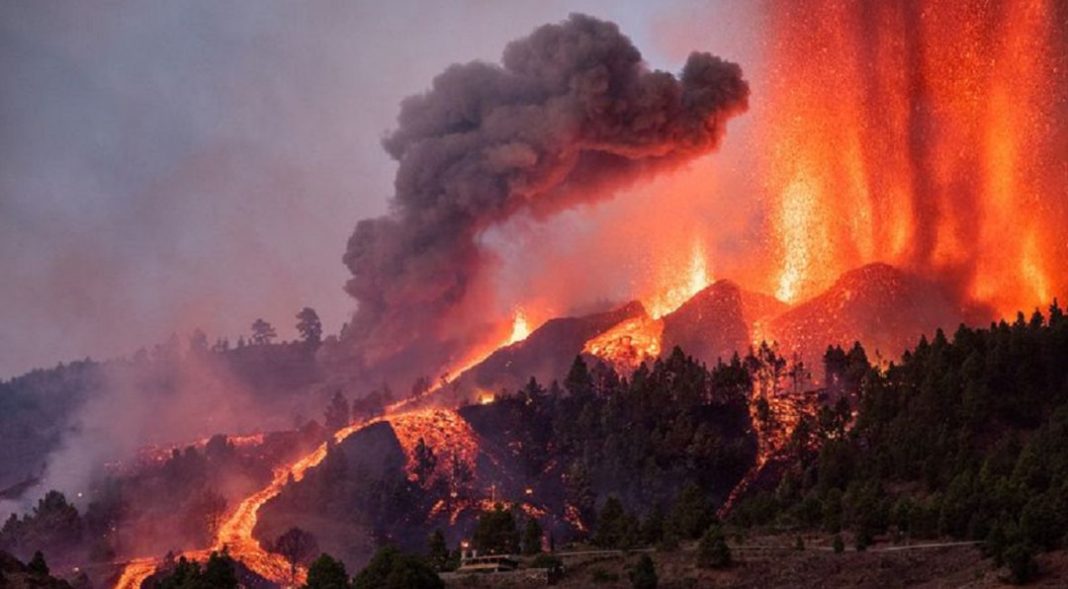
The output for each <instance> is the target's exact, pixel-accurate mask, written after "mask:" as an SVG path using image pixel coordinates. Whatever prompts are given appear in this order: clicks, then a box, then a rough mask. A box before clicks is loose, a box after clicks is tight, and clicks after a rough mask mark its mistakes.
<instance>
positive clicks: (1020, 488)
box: [734, 303, 1068, 582]
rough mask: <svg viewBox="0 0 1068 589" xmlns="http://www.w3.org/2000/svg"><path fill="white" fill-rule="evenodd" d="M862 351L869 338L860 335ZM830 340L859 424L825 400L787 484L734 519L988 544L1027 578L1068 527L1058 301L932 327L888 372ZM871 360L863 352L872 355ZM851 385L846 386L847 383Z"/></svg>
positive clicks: (1063, 346)
mask: <svg viewBox="0 0 1068 589" xmlns="http://www.w3.org/2000/svg"><path fill="white" fill-rule="evenodd" d="M855 349H859V346H856V347H855ZM848 356H849V355H847V357H843V355H842V352H841V350H838V349H834V348H832V349H830V350H828V353H827V356H826V358H825V368H826V371H827V374H828V378H827V381H828V383H830V384H832V385H834V386H840V384H839V383H843V382H844V381H847V380H852V381H854V384H855V385H856V394H855V398H854V402H855V404H856V409H857V417H856V421H855V423H854V424H853V427H852V428H851V429H850V430H849V431H848V433H847V432H845V431H844V428H842V427H841V426H840V425H839V423H836V422H840V421H841V420H838V419H835V418H834V417H833V416H832V415H830V414H831V413H832V411H831V410H825V411H824V412H823V413H821V414H820V415H819V416H818V417H817V418H816V419H814V420H809V421H808V422H806V424H805V427H803V428H798V430H799V432H797V433H796V434H795V437H796V438H797V439H796V440H795V441H796V444H795V445H794V447H795V448H796V449H797V454H796V456H795V462H794V464H793V465H792V466H791V468H790V469H789V470H788V471H787V473H786V475H785V476H784V477H783V478H782V480H781V482H780V484H779V485H778V488H777V489H775V490H774V491H771V492H766V493H764V494H762V495H760V496H757V497H754V498H753V499H751V500H750V501H748V502H747V504H745V505H743V506H740V507H739V509H738V510H737V511H736V513H735V516H734V521H735V522H736V523H742V524H762V523H771V522H778V523H780V524H782V523H790V524H794V525H802V526H813V527H817V526H818V527H823V528H824V529H826V530H828V531H831V532H837V531H838V530H840V529H843V528H848V529H851V530H852V531H853V532H854V534H855V536H856V537H857V539H858V542H857V546H858V548H864V547H866V546H867V545H868V543H870V541H871V540H872V539H873V538H874V536H875V535H877V534H883V533H886V532H896V533H900V534H904V535H905V536H908V537H913V538H927V537H936V536H949V537H953V538H958V539H971V540H980V541H985V543H986V544H985V546H986V550H987V551H988V553H989V554H990V555H991V556H993V557H994V558H995V559H996V562H999V563H1000V562H1005V563H1007V564H1008V565H1009V568H1010V569H1011V572H1012V576H1013V577H1014V578H1015V579H1016V580H1017V581H1021V582H1022V581H1025V580H1026V579H1029V578H1031V577H1033V576H1034V574H1035V570H1034V561H1033V558H1032V554H1033V552H1034V551H1035V550H1052V549H1056V548H1059V547H1062V546H1063V545H1064V543H1065V541H1066V536H1065V532H1066V531H1068V363H1066V362H1065V361H1064V359H1065V358H1068V320H1066V319H1065V317H1064V313H1063V311H1062V310H1061V309H1060V308H1059V306H1058V305H1057V304H1056V303H1055V304H1054V305H1053V306H1052V307H1051V308H1050V311H1049V314H1048V318H1047V317H1044V316H1043V315H1041V314H1040V313H1038V312H1037V311H1036V312H1035V313H1034V314H1033V315H1032V316H1031V317H1030V319H1027V318H1025V317H1024V316H1023V315H1022V314H1020V315H1019V316H1018V317H1017V319H1016V321H1015V322H1014V323H1012V324H1008V323H1006V322H1000V323H997V324H993V325H991V326H990V328H989V329H972V328H968V327H964V326H961V327H960V328H959V329H958V330H957V331H956V333H955V334H954V335H953V338H952V339H949V338H947V337H946V336H945V334H944V333H943V332H941V331H939V332H937V333H936V334H935V336H934V337H933V338H932V339H931V340H927V339H926V338H923V339H921V340H920V342H919V344H918V345H917V346H916V348H915V349H914V350H912V351H910V352H907V353H906V354H905V355H904V357H903V359H902V361H901V363H900V364H894V365H890V366H889V368H887V369H886V370H885V371H877V370H875V369H873V368H871V367H870V366H868V367H867V368H863V366H862V364H867V360H866V358H863V357H862V356H861V355H860V354H857V353H854V354H852V356H853V359H852V361H851V360H850V358H849V357H848ZM860 360H863V362H861V361H860ZM843 388H845V389H847V390H848V386H843Z"/></svg>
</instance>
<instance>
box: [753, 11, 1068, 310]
mask: <svg viewBox="0 0 1068 589" xmlns="http://www.w3.org/2000/svg"><path fill="white" fill-rule="evenodd" d="M1058 10H1059V9H1058V8H1057V4H1056V1H1055V0H1020V1H1019V2H1010V3H997V2H993V3H992V2H985V1H983V0H962V1H960V2H938V3H929V2H922V1H920V0H915V1H913V0H905V1H902V2H875V3H864V2H860V3H854V2H841V1H839V0H813V1H812V2H805V3H789V2H786V3H775V4H774V5H773V7H772V8H771V10H770V14H769V17H770V19H769V22H770V24H771V27H770V28H771V33H770V34H769V38H772V39H775V42H774V43H773V44H772V45H771V46H770V48H769V54H768V57H769V60H770V64H769V65H770V67H769V71H768V80H769V87H768V88H767V90H766V91H765V92H763V93H762V95H763V96H765V97H767V101H768V102H767V109H768V110H767V115H766V116H765V117H764V121H763V125H764V127H763V128H764V131H763V132H762V133H763V137H762V139H763V142H764V144H765V153H767V162H766V169H765V170H764V176H765V177H766V182H767V185H768V188H769V190H770V194H769V196H770V198H771V214H770V215H769V221H770V224H771V226H772V227H771V228H772V233H773V239H774V242H775V244H776V247H775V255H776V257H775V259H774V261H773V263H774V265H775V266H777V268H776V270H775V271H774V273H773V278H772V283H773V284H771V285H769V286H770V287H771V288H772V289H773V290H774V291H775V292H776V293H777V295H778V297H779V298H780V299H782V300H785V301H796V300H798V299H801V298H807V297H809V296H811V295H813V294H815V293H816V292H818V291H819V290H821V289H823V288H825V287H827V286H828V285H829V284H830V283H831V282H832V281H833V280H834V279H835V278H836V277H837V276H839V275H841V274H842V273H843V272H845V271H848V270H851V269H853V268H856V267H859V266H861V265H864V264H867V263H870V262H877V261H882V262H886V263H890V264H893V265H896V266H899V267H902V268H907V269H910V270H914V271H919V272H921V273H923V274H927V275H930V276H933V277H938V278H941V279H943V280H946V281H948V282H950V283H952V286H954V287H956V288H957V290H958V292H959V293H960V295H961V296H962V298H963V299H972V300H975V301H978V302H981V303H987V304H990V305H991V306H993V307H994V308H995V309H996V310H997V311H998V312H1000V313H1001V314H1003V315H1005V314H1012V313H1015V311H1016V310H1018V309H1028V308H1032V307H1034V306H1036V305H1045V304H1048V303H1049V302H1050V300H1051V298H1052V297H1053V296H1055V295H1057V294H1061V295H1063V294H1064V292H1065V290H1066V288H1068V275H1066V274H1065V273H1064V272H1063V271H1058V273H1054V266H1053V265H1052V264H1051V263H1050V262H1051V261H1052V260H1056V259H1060V258H1062V257H1064V255H1068V244H1066V242H1065V240H1064V238H1063V235H1064V231H1065V228H1066V225H1068V207H1066V206H1065V200H1064V197H1065V188H1064V186H1066V185H1068V167H1066V166H1065V165H1064V145H1065V143H1064V142H1065V137H1066V135H1068V124H1066V122H1065V120H1066V117H1065V113H1064V105H1065V104H1066V103H1068V84H1065V71H1068V68H1066V62H1068V43H1066V42H1065V38H1066V37H1065V34H1064V13H1063V11H1061V12H1058Z"/></svg>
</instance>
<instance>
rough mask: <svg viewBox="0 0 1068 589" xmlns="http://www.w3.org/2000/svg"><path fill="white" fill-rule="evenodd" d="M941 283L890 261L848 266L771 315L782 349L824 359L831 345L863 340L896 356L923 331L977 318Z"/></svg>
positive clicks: (808, 359)
mask: <svg viewBox="0 0 1068 589" xmlns="http://www.w3.org/2000/svg"><path fill="white" fill-rule="evenodd" d="M975 315H976V312H974V311H970V310H967V309H963V308H961V307H960V306H959V305H957V304H955V303H954V302H953V299H952V298H951V297H950V296H949V294H948V293H947V292H945V291H944V290H943V289H942V288H941V287H940V286H939V285H938V284H936V283H934V282H931V281H929V280H926V279H923V278H921V277H919V276H916V275H914V274H910V273H908V272H905V271H903V270H900V269H897V268H895V267H893V266H890V265H888V264H881V263H875V264H868V265H866V266H862V267H860V268H857V269H855V270H851V271H849V272H846V273H845V274H843V275H842V276H841V277H839V278H838V280H837V281H835V283H834V284H833V285H832V286H831V287H830V288H829V289H827V290H826V291H824V292H823V293H821V294H819V295H818V296H816V297H814V298H812V299H809V300H808V301H806V302H803V303H801V304H799V305H797V306H795V307H793V308H791V309H790V310H788V311H786V312H785V313H783V314H781V315H779V316H778V317H775V318H774V319H773V320H771V322H770V324H769V326H768V329H769V332H770V335H771V336H772V337H773V338H774V339H775V340H777V341H778V342H779V344H780V346H781V347H780V351H781V352H782V353H783V354H784V355H786V356H790V355H793V354H797V355H799V357H800V358H801V359H802V360H803V361H805V363H806V364H809V365H814V364H819V362H820V360H821V359H822V358H823V355H824V352H825V351H826V349H827V346H829V345H843V346H848V345H852V344H853V343H854V342H858V341H859V342H860V343H861V344H862V345H863V346H864V347H865V349H867V351H868V353H869V354H870V355H873V357H879V356H881V357H882V358H885V359H888V360H890V359H896V358H897V357H898V356H900V355H901V353H902V352H903V351H904V350H905V349H906V348H907V347H909V346H911V345H912V344H914V343H915V342H916V341H917V340H918V339H919V337H920V336H921V335H923V334H928V335H929V334H933V333H934V332H935V330H937V329H939V328H943V329H953V328H956V326H958V325H960V324H961V323H962V322H969V321H968V320H969V319H972V320H974V319H976V317H975Z"/></svg>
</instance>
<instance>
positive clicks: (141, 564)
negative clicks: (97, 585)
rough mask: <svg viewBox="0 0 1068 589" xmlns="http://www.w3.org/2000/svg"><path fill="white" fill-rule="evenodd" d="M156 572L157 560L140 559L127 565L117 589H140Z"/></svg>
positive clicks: (116, 586)
mask: <svg viewBox="0 0 1068 589" xmlns="http://www.w3.org/2000/svg"><path fill="white" fill-rule="evenodd" d="M154 572H156V559H154V558H138V559H134V560H131V561H130V562H128V563H126V568H124V569H123V570H122V575H121V576H120V577H119V580H118V581H117V582H116V583H115V589H140V588H141V583H143V582H144V581H145V579H147V578H149V577H150V576H152V573H154Z"/></svg>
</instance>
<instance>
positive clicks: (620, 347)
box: [582, 314, 664, 374]
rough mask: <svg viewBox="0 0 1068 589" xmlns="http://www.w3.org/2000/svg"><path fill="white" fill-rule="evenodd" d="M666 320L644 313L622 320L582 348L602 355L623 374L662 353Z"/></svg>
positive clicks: (586, 352)
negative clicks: (662, 338) (661, 343)
mask: <svg viewBox="0 0 1068 589" xmlns="http://www.w3.org/2000/svg"><path fill="white" fill-rule="evenodd" d="M663 333H664V322H663V321H661V320H659V319H653V318H652V317H650V316H649V315H646V314H642V315H639V316H638V317H633V318H631V319H627V320H625V321H623V322H621V323H618V324H617V325H616V326H615V327H612V328H611V329H609V330H608V331H606V332H604V333H602V334H601V335H598V336H597V337H594V338H593V339H591V340H589V341H588V342H586V345H585V346H584V347H583V349H582V352H583V353H585V354H591V355H593V356H597V357H598V358H601V359H602V360H604V361H605V362H607V363H608V364H610V365H612V367H613V368H614V369H615V370H616V371H617V372H619V373H621V374H628V373H630V372H633V371H634V369H635V368H637V367H638V366H639V365H640V364H641V363H642V362H644V361H646V360H651V359H654V358H656V357H658V356H659V355H660V342H661V336H662V335H663Z"/></svg>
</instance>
